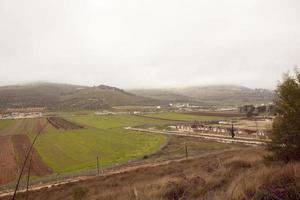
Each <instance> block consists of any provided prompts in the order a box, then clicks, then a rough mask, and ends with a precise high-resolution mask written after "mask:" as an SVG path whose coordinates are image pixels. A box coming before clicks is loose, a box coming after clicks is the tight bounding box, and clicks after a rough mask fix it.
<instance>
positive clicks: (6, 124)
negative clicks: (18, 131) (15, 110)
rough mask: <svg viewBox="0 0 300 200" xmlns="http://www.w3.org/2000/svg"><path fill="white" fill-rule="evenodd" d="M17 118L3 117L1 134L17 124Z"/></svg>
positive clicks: (0, 126) (0, 123)
mask: <svg viewBox="0 0 300 200" xmlns="http://www.w3.org/2000/svg"><path fill="white" fill-rule="evenodd" d="M16 121H17V120H12V119H2V120H0V135H3V134H4V133H5V132H6V130H8V129H9V128H11V127H13V126H14V125H15V124H16Z"/></svg>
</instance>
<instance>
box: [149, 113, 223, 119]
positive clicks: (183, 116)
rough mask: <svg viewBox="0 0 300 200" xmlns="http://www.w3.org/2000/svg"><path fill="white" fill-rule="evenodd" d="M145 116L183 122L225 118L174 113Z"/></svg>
mask: <svg viewBox="0 0 300 200" xmlns="http://www.w3.org/2000/svg"><path fill="white" fill-rule="evenodd" d="M144 116H147V117H153V118H161V119H169V120H182V121H195V120H197V121H211V120H212V121H213V120H220V119H224V117H219V116H196V115H188V114H183V113H174V112H164V113H151V114H145V115H144Z"/></svg>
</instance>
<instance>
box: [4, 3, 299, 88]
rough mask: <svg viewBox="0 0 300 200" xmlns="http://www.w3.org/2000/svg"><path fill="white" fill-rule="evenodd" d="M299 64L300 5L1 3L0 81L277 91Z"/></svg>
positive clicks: (11, 82)
mask: <svg viewBox="0 0 300 200" xmlns="http://www.w3.org/2000/svg"><path fill="white" fill-rule="evenodd" d="M296 65H300V1H299V0H226V1H224V0H147V1H146V0H81V1H79V0H25V1H24V0H0V85H7V84H15V83H26V82H35V81H51V82H64V83H73V84H83V85H98V84H106V85H112V86H117V87H121V88H149V87H156V88H157V87H178V86H192V85H207V84H241V85H245V86H248V87H264V88H273V87H274V86H275V85H276V83H277V80H278V79H279V78H280V77H281V74H282V73H283V72H287V71H288V70H292V69H293V68H294V67H295V66H296Z"/></svg>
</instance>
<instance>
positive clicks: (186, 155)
mask: <svg viewBox="0 0 300 200" xmlns="http://www.w3.org/2000/svg"><path fill="white" fill-rule="evenodd" d="M184 146H185V157H186V158H187V157H188V156H189V154H188V148H187V146H186V143H184Z"/></svg>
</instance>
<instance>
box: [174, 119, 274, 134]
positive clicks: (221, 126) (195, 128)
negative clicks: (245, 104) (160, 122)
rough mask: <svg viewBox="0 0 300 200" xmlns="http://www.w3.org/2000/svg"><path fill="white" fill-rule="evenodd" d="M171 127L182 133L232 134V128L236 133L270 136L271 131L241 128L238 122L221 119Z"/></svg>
mask: <svg viewBox="0 0 300 200" xmlns="http://www.w3.org/2000/svg"><path fill="white" fill-rule="evenodd" d="M170 128H171V129H173V130H176V131H178V132H181V133H197V132H198V133H215V134H225V135H226V134H227V135H230V134H231V132H232V128H233V130H234V133H235V134H239V135H247V136H268V135H269V131H268V130H267V129H265V128H257V129H256V128H246V127H245V128H241V127H240V126H239V125H237V124H231V123H225V122H222V121H220V122H219V123H218V124H200V123H193V124H180V125H177V126H170Z"/></svg>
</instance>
